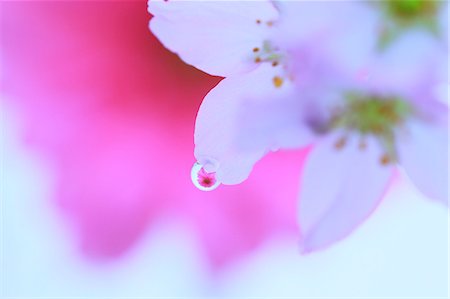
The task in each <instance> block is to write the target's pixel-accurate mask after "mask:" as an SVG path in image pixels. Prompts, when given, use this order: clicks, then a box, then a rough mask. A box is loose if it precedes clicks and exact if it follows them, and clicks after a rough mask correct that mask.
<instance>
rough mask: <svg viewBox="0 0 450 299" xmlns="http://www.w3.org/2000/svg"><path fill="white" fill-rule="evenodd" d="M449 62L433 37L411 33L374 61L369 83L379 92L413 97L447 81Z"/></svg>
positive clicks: (442, 48)
mask: <svg viewBox="0 0 450 299" xmlns="http://www.w3.org/2000/svg"><path fill="white" fill-rule="evenodd" d="M447 60H448V52H447V51H445V49H444V47H443V46H442V45H441V44H440V43H439V42H438V40H437V39H436V38H435V37H434V36H431V35H430V34H429V33H428V32H424V31H411V32H408V33H405V34H403V35H402V36H400V37H399V38H398V39H396V40H395V42H394V43H393V44H392V45H390V46H389V47H388V48H387V49H386V50H384V52H383V53H382V55H379V58H378V59H376V60H374V61H373V65H372V66H370V69H369V73H368V76H369V83H370V85H371V87H372V88H375V89H376V90H377V91H380V92H385V93H388V94H393V93H395V94H400V95H403V96H408V97H414V95H415V94H416V93H417V91H418V90H422V89H424V88H425V87H426V88H430V87H431V88H432V87H433V86H434V85H437V84H440V83H442V82H443V81H444V82H445V81H447V80H448V79H447V80H446V77H447V70H448V64H447V63H446V61H447ZM444 74H445V77H443V76H442V75H444ZM445 83H448V82H445ZM424 84H425V85H426V86H425V87H424V86H423V85H424Z"/></svg>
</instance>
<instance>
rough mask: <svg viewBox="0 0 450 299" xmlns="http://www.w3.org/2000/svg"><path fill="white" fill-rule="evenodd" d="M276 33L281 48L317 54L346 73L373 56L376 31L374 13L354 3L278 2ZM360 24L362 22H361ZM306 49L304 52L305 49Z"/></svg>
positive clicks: (358, 67) (360, 4) (362, 64)
mask: <svg viewBox="0 0 450 299" xmlns="http://www.w3.org/2000/svg"><path fill="white" fill-rule="evenodd" d="M277 5H278V7H279V10H280V15H281V18H280V24H279V26H280V30H279V31H280V33H279V34H277V36H276V37H274V38H276V40H277V42H278V43H279V44H280V45H282V46H283V47H287V48H291V49H294V52H295V51H296V50H298V49H303V50H302V52H304V51H305V50H306V51H308V49H309V51H311V49H312V51H313V52H317V51H319V52H320V55H321V56H322V57H321V58H319V59H324V57H325V58H326V60H327V62H326V63H328V64H330V63H331V66H333V67H337V68H340V69H345V70H347V71H348V72H354V71H355V70H358V69H360V68H361V67H363V66H364V64H365V63H367V60H368V58H369V57H370V56H371V55H372V54H373V50H374V48H375V44H376V39H375V38H374V36H375V34H376V33H377V29H378V27H377V26H378V22H377V21H378V17H377V14H376V12H375V11H374V10H373V9H372V8H371V7H370V5H366V4H365V3H355V2H354V1H353V2H352V1H309V0H307V1H282V2H280V3H279V4H277ZM361 20H363V21H361ZM305 48H306V49H305Z"/></svg>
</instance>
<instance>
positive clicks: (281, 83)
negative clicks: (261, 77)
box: [273, 76, 283, 87]
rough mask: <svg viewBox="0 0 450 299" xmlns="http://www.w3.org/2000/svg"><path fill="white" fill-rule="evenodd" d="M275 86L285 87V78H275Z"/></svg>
mask: <svg viewBox="0 0 450 299" xmlns="http://www.w3.org/2000/svg"><path fill="white" fill-rule="evenodd" d="M273 85H275V87H281V85H283V78H281V77H279V76H275V77H273Z"/></svg>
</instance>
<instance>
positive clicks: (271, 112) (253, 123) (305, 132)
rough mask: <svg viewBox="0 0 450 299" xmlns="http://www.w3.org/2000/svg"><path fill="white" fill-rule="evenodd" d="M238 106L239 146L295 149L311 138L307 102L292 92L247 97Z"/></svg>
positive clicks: (308, 141) (245, 147)
mask: <svg viewBox="0 0 450 299" xmlns="http://www.w3.org/2000/svg"><path fill="white" fill-rule="evenodd" d="M241 110H242V113H240V116H239V127H240V130H239V131H238V142H239V146H240V147H241V148H242V149H245V150H247V149H249V150H250V149H255V148H266V149H272V150H276V149H279V148H283V149H294V148H299V147H301V146H305V145H307V144H308V143H310V142H312V141H313V139H314V132H313V131H312V130H311V129H310V128H309V127H308V126H307V120H308V115H306V113H307V112H309V111H307V106H306V105H305V103H304V101H303V100H299V99H298V95H296V94H295V93H294V94H288V95H284V94H283V95H282V96H279V97H277V96H276V95H275V96H272V95H270V96H267V97H265V98H258V99H257V100H254V101H251V100H250V101H247V102H245V103H243V107H242V109H241Z"/></svg>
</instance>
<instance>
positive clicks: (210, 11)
mask: <svg viewBox="0 0 450 299" xmlns="http://www.w3.org/2000/svg"><path fill="white" fill-rule="evenodd" d="M148 11H149V12H150V13H151V14H153V15H154V17H153V19H152V20H151V21H150V29H151V31H152V32H153V33H154V34H155V35H156V36H157V37H158V38H159V39H160V40H161V42H162V43H163V44H164V45H165V46H166V47H167V48H168V49H169V50H171V51H172V52H175V53H178V54H179V55H180V57H181V59H183V60H184V61H185V62H186V63H188V64H191V65H193V66H195V67H197V68H198V69H200V70H202V71H205V72H207V73H209V74H211V75H217V76H223V77H225V76H229V75H232V74H236V73H240V72H244V71H248V70H250V69H253V68H255V67H256V64H255V63H254V59H255V53H253V49H254V48H255V47H259V48H261V47H262V44H263V42H264V41H265V40H266V39H267V36H268V35H269V34H271V30H272V29H273V28H272V27H271V26H267V24H266V22H269V21H275V20H276V19H277V17H278V12H277V10H276V9H275V7H274V6H273V5H272V3H271V2H270V1H153V0H150V1H149V2H148ZM257 20H260V21H261V24H258V23H257Z"/></svg>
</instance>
